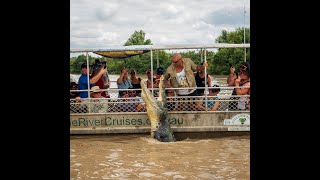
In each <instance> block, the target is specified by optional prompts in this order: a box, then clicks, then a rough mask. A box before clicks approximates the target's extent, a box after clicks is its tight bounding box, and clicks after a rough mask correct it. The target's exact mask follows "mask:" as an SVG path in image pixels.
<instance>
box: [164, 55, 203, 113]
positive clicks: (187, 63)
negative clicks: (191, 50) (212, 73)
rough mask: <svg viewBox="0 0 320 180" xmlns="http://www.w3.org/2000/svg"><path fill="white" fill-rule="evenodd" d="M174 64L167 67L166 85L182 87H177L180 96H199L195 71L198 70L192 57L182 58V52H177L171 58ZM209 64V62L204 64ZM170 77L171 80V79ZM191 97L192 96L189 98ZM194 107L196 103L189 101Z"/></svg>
mask: <svg viewBox="0 0 320 180" xmlns="http://www.w3.org/2000/svg"><path fill="white" fill-rule="evenodd" d="M171 62H172V64H171V65H170V66H169V67H168V68H167V70H166V73H165V74H164V79H165V83H166V87H173V88H182V89H177V90H175V91H176V94H177V95H178V96H198V93H197V90H196V89H197V84H196V80H195V76H194V71H196V70H197V65H196V64H195V63H194V62H193V61H192V60H191V59H190V58H182V56H181V54H180V53H176V54H174V55H173V56H172V58H171ZM203 65H204V66H206V67H207V66H208V64H207V63H204V64H203ZM169 79H170V81H169ZM188 99H190V98H188ZM189 105H190V108H191V109H193V108H194V107H195V106H194V105H195V103H194V102H192V103H189Z"/></svg>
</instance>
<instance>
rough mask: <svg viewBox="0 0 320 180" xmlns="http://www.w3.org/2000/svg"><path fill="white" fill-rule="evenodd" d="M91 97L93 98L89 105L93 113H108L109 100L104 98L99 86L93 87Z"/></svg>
mask: <svg viewBox="0 0 320 180" xmlns="http://www.w3.org/2000/svg"><path fill="white" fill-rule="evenodd" d="M91 90H92V92H91V93H90V97H91V98H92V99H91V101H90V103H89V107H90V108H89V109H90V112H91V113H105V112H108V103H107V99H105V97H103V96H102V93H101V92H102V91H100V88H99V86H93V87H92V88H91Z"/></svg>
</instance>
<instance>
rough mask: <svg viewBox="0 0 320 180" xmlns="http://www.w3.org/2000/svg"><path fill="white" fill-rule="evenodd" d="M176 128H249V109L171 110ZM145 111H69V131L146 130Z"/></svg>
mask: <svg viewBox="0 0 320 180" xmlns="http://www.w3.org/2000/svg"><path fill="white" fill-rule="evenodd" d="M169 118H170V122H171V128H172V129H173V131H174V132H212V131H250V112H247V113H246V112H216V113H212V112H192V113H169ZM147 132H150V121H149V120H148V115H147V114H146V113H125V114H117V113H110V114H79V115H70V134H109V133H147Z"/></svg>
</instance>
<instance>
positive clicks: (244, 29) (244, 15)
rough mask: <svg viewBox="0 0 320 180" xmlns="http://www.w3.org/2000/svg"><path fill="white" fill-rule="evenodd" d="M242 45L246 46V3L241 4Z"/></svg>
mask: <svg viewBox="0 0 320 180" xmlns="http://www.w3.org/2000/svg"><path fill="white" fill-rule="evenodd" d="M243 44H246V3H243ZM244 62H246V48H244Z"/></svg>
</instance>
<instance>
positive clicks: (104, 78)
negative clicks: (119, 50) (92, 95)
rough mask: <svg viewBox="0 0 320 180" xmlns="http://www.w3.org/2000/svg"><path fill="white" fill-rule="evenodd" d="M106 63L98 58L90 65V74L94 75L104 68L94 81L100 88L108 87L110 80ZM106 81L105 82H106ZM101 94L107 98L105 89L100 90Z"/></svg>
mask: <svg viewBox="0 0 320 180" xmlns="http://www.w3.org/2000/svg"><path fill="white" fill-rule="evenodd" d="M106 67H107V64H106V63H105V62H100V60H99V59H96V60H95V64H93V65H92V74H91V76H92V77H94V76H95V75H96V74H97V73H98V72H99V71H100V70H101V69H104V70H105V73H104V74H102V75H101V76H100V77H99V78H98V77H97V78H98V79H97V80H96V79H94V80H96V82H95V85H96V86H99V88H100V89H108V88H109V87H110V80H109V76H108V75H107V72H108V71H107V68H106ZM106 81H107V82H106ZM101 96H103V97H105V98H109V97H110V96H109V94H108V92H107V91H102V92H101Z"/></svg>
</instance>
